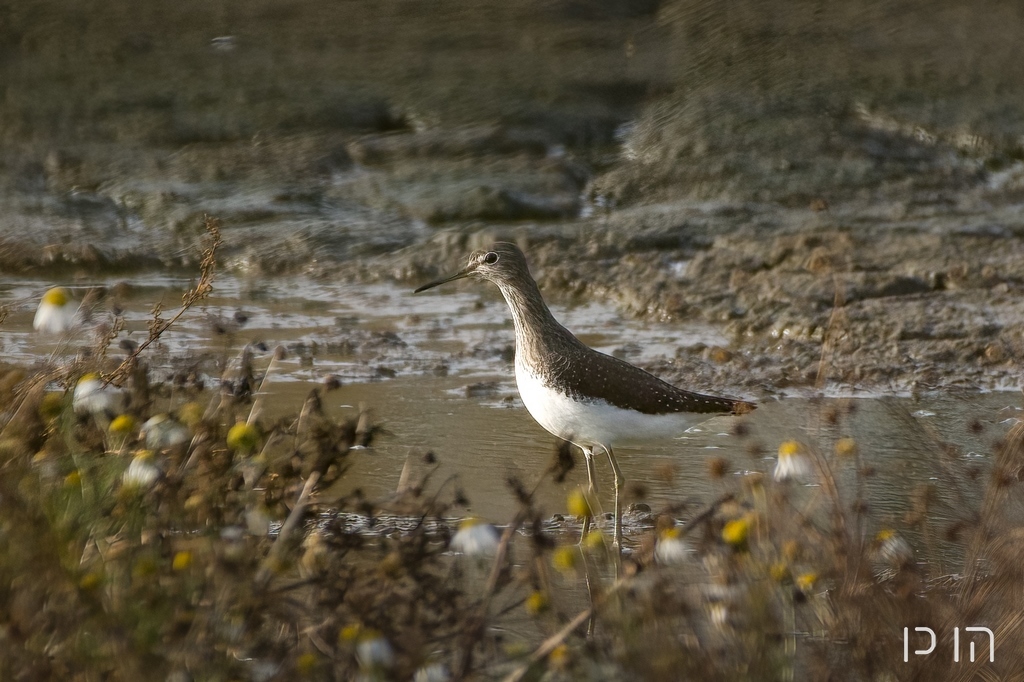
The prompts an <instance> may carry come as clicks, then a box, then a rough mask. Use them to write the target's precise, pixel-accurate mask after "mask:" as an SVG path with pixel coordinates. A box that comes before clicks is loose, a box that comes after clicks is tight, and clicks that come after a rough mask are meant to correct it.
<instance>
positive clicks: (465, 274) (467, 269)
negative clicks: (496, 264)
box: [412, 265, 476, 294]
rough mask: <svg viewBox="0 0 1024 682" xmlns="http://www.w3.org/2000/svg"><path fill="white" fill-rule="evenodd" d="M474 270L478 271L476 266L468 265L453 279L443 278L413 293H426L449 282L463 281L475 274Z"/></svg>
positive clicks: (452, 277)
mask: <svg viewBox="0 0 1024 682" xmlns="http://www.w3.org/2000/svg"><path fill="white" fill-rule="evenodd" d="M474 270H476V266H475V265H467V266H466V267H464V268H462V269H461V270H459V271H458V272H456V273H455V274H454V275H452V276H451V277H443V278H441V279H439V280H436V281H434V282H431V283H430V284H424V285H423V286H421V287H420V288H419V289H417V290H416V291H414V292H412V293H414V294H418V293H420V292H421V291H426V290H427V289H433V288H434V287H437V286H441V285H442V284H446V283H447V282H454V281H455V280H457V279H462V278H464V277H469V276H470V275H471V274H473V271H474Z"/></svg>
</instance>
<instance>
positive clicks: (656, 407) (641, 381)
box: [546, 348, 755, 414]
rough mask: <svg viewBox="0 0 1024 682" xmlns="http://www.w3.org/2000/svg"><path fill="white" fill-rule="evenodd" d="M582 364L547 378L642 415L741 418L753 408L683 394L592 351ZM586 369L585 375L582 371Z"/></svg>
mask: <svg viewBox="0 0 1024 682" xmlns="http://www.w3.org/2000/svg"><path fill="white" fill-rule="evenodd" d="M583 352H584V353H585V355H586V359H585V362H573V363H569V362H564V361H562V362H557V363H553V366H551V367H549V370H550V371H551V376H550V377H546V378H547V379H548V381H552V382H553V383H555V384H557V385H558V386H559V387H560V388H564V389H565V390H566V391H567V392H568V393H569V395H570V396H572V397H573V398H577V399H586V398H594V399H598V400H604V401H606V402H608V403H609V404H611V405H614V406H615V407H620V408H622V409H626V410H635V411H636V412H640V413H643V414H674V413H678V412H694V413H699V414H714V413H732V414H743V413H746V412H749V411H750V410H753V409H754V407H755V405H754V404H753V403H748V402H745V401H742V400H733V399H731V398H718V397H715V396H709V395H702V394H700V393H693V392H691V391H684V390H683V389H681V388H676V387H675V386H673V385H672V384H669V383H666V382H664V381H662V380H661V379H659V378H658V377H656V376H654V375H653V374H650V373H648V372H645V371H644V370H642V369H640V368H639V367H634V366H633V365H631V364H629V363H628V362H624V361H622V360H619V359H618V358H616V357H613V356H611V355H605V354H604V353H599V352H598V351H595V350H593V349H592V348H586V349H585V350H584V351H583ZM584 367H585V368H586V369H585V371H584V370H583V369H582V368H584Z"/></svg>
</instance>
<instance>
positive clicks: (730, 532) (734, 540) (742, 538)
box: [722, 517, 750, 547]
mask: <svg viewBox="0 0 1024 682" xmlns="http://www.w3.org/2000/svg"><path fill="white" fill-rule="evenodd" d="M749 533H750V521H748V520H747V518H746V517H743V518H739V519H733V520H731V521H729V522H728V523H726V524H725V527H724V528H722V539H723V540H725V542H726V544H729V545H732V546H733V547H742V546H743V545H745V544H747V535H748V534H749Z"/></svg>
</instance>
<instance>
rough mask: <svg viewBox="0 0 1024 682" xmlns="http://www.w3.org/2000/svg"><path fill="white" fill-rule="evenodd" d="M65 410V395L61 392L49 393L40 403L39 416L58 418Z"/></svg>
mask: <svg viewBox="0 0 1024 682" xmlns="http://www.w3.org/2000/svg"><path fill="white" fill-rule="evenodd" d="M63 410H64V395H63V394H61V393H47V394H46V395H44V396H43V399H42V401H41V402H40V403H39V416H40V417H42V418H43V419H46V420H50V419H56V418H57V417H59V416H60V413H61V412H62V411H63Z"/></svg>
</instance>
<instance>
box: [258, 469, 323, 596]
mask: <svg viewBox="0 0 1024 682" xmlns="http://www.w3.org/2000/svg"><path fill="white" fill-rule="evenodd" d="M319 480H320V472H319V471H314V472H313V473H311V474H310V475H309V478H307V479H306V482H305V484H303V486H302V492H300V493H299V498H298V499H297V500H296V501H295V506H294V507H292V511H291V513H290V514H288V518H287V519H285V522H284V525H283V526H281V532H280V533H278V534H277V539H276V540H274V544H273V545H272V546H271V548H270V551H269V552H267V557H266V559H264V560H263V565H262V566H260V569H259V571H258V572H257V573H256V584H258V585H260V586H261V587H262V586H264V585H266V584H267V581H269V580H270V577H271V576H272V575H273V574H274V563H275V562H276V561H277V558H278V555H280V554H281V552H282V551H284V550H283V549H282V548H283V547H284V546H285V543H286V541H287V540H288V538H289V537H290V536H291V534H292V533H293V532H294V531H295V529H296V527H298V525H299V523H300V522H301V521H302V516H303V513H304V512H305V510H306V506H307V505H308V504H309V496H310V495H311V494H312V492H313V488H314V487H315V486H316V484H317V481H319Z"/></svg>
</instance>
